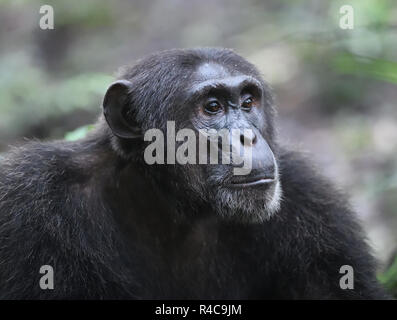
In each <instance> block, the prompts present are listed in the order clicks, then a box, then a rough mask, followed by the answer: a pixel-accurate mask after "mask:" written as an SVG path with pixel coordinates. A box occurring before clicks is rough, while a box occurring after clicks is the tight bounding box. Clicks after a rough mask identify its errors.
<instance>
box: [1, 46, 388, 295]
mask: <svg viewBox="0 0 397 320" xmlns="http://www.w3.org/2000/svg"><path fill="white" fill-rule="evenodd" d="M203 57H205V59H208V60H211V59H212V60H214V61H218V62H220V63H222V64H224V65H233V66H235V68H237V69H238V68H241V69H242V70H243V71H244V72H245V73H249V74H253V75H255V76H257V77H259V75H257V71H256V70H255V69H254V68H253V67H252V66H251V65H249V64H248V63H247V62H245V61H244V60H242V59H241V58H239V57H238V56H237V55H235V54H234V53H232V52H230V51H225V50H213V49H212V50H210V49H208V50H203V49H202V50H191V51H183V50H178V51H170V52H166V53H162V54H157V55H154V56H152V57H149V58H148V59H146V60H144V61H143V62H141V63H140V64H138V65H137V66H136V67H134V68H133V69H131V70H127V71H126V72H124V74H123V77H124V78H127V79H135V81H137V82H139V84H140V85H139V86H138V88H139V89H138V91H139V92H135V93H134V94H135V95H134V96H131V99H132V100H131V101H132V102H131V103H132V104H135V105H139V106H141V108H140V109H139V110H138V111H136V110H135V111H133V112H135V114H133V117H134V119H136V121H137V122H138V123H139V124H140V125H141V126H142V127H143V128H144V129H148V128H150V127H158V128H159V127H160V128H161V127H164V123H165V120H166V119H172V118H175V117H178V115H177V114H176V113H175V114H172V113H171V112H170V113H169V114H168V115H167V117H166V116H165V115H164V110H163V109H164V107H162V106H163V105H166V104H167V103H169V104H171V103H173V102H175V98H173V96H175V94H176V92H177V90H178V88H181V87H182V86H183V83H184V82H185V81H188V77H187V76H186V77H185V78H183V77H181V75H180V73H173V70H174V69H173V68H177V69H178V68H179V69H178V72H179V71H181V69H182V71H183V72H182V73H183V74H185V73H186V74H187V75H188V73H187V70H191V68H192V65H197V64H198V63H199V62H200V61H202V59H204V58H203ZM155 77H157V78H155ZM157 79H161V81H163V82H161V81H160V85H159V84H157V86H156V85H155V84H154V83H153V82H155V81H157ZM162 83H163V84H168V86H165V87H164V85H161V84H162ZM171 83H172V84H171ZM264 85H265V84H264ZM268 98H269V99H271V97H270V96H269V97H268ZM134 99H135V101H134ZM136 99H140V100H139V101H137V100H136ZM167 99H168V100H170V101H169V102H167ZM154 106H156V107H154ZM174 112H175V111H174ZM268 112H272V111H270V110H269V111H268ZM179 117H180V116H179ZM269 117H270V115H269ZM271 125H272V122H271ZM268 130H269V132H268V134H269V137H270V138H269V139H270V140H271V141H270V142H269V143H271V145H272V147H273V148H274V150H276V151H275V153H276V156H277V159H278V164H279V170H280V180H281V186H282V190H283V200H282V201H281V207H280V209H279V211H278V212H277V213H275V214H274V215H273V216H272V217H271V218H270V219H269V220H268V221H264V222H262V223H242V222H241V221H238V220H229V219H225V218H224V217H222V216H220V215H219V214H218V213H217V212H216V209H214V208H213V206H212V205H211V203H210V202H209V201H206V200H205V197H204V196H203V195H201V196H195V192H193V190H194V188H192V187H191V186H190V185H189V184H191V183H192V182H191V181H189V179H187V181H185V180H183V179H182V178H181V177H180V176H178V174H176V173H175V171H174V168H170V167H169V166H147V165H145V164H144V163H142V161H140V157H141V155H142V154H141V152H142V150H141V148H142V145H140V144H139V142H134V141H128V140H123V139H119V138H116V137H115V136H114V135H113V134H112V132H111V131H110V130H109V128H108V126H107V125H106V123H105V121H104V120H103V118H101V119H100V120H99V123H98V125H97V128H96V130H95V131H94V132H92V133H90V134H89V136H88V137H87V138H85V139H83V140H80V141H77V142H64V141H58V142H52V143H30V144H29V145H27V146H25V147H22V148H18V149H14V150H12V151H10V152H9V153H8V155H7V156H6V157H5V159H3V160H2V162H1V169H0V298H1V299H31V298H34V299H75V298H76V299H87V298H88V299H105V298H107V299H118V298H137V299H145V298H171V299H172V298H203V299H212V298H222V299H223V298H231V299H234V298H242V299H250V298H255V299H258V298H259V299H261V298H266V299H305V298H310V299H313V298H314V299H317V298H319V299H328V298H330V299H351V298H353V299H380V298H386V295H385V293H384V292H383V290H382V289H381V288H380V286H379V285H378V283H377V282H376V278H375V261H374V259H373V258H372V256H371V255H370V253H369V248H368V246H367V245H366V243H365V239H364V235H363V232H362V229H361V228H360V227H359V225H358V224H357V222H356V220H355V217H354V214H353V213H352V212H351V210H350V209H349V207H348V205H347V201H346V200H345V199H344V197H343V196H342V195H341V194H340V193H339V192H337V191H336V190H335V189H334V188H333V187H332V186H331V185H330V184H329V182H328V181H326V180H325V179H324V178H322V177H321V176H320V175H318V174H317V173H316V172H315V171H314V170H313V169H312V166H311V165H310V164H309V162H308V161H306V160H304V159H303V158H302V157H301V156H300V155H298V154H297V153H294V152H289V151H285V150H283V149H282V148H277V147H276V145H275V143H274V137H273V135H274V133H273V129H272V127H271V128H270V127H268ZM173 173H174V174H173ZM188 178H189V177H188ZM46 264H48V265H51V266H53V267H54V272H55V288H54V290H41V289H40V287H39V279H40V277H41V276H42V275H41V274H39V269H40V267H41V266H42V265H46ZM342 265H351V266H352V267H353V268H354V271H355V274H354V275H355V288H354V290H349V289H347V290H342V289H341V288H340V287H339V279H340V277H341V276H342V275H341V274H339V269H340V267H341V266H342Z"/></svg>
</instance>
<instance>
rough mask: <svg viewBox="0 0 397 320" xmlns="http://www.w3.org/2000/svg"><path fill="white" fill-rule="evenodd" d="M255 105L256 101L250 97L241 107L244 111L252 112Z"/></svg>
mask: <svg viewBox="0 0 397 320" xmlns="http://www.w3.org/2000/svg"><path fill="white" fill-rule="evenodd" d="M253 104H254V100H253V99H252V98H251V97H249V98H247V99H245V100H244V102H243V103H242V104H241V107H242V108H243V109H244V110H246V111H249V110H251V108H252V105H253Z"/></svg>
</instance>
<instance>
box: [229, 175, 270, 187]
mask: <svg viewBox="0 0 397 320" xmlns="http://www.w3.org/2000/svg"><path fill="white" fill-rule="evenodd" d="M275 181H276V179H274V178H269V177H265V176H257V177H247V178H246V179H239V180H234V181H232V182H231V183H230V184H229V186H230V187H233V188H247V187H253V186H259V185H264V184H270V183H273V182H275Z"/></svg>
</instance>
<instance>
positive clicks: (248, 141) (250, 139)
mask: <svg viewBox="0 0 397 320" xmlns="http://www.w3.org/2000/svg"><path fill="white" fill-rule="evenodd" d="M256 140H257V138H256V134H255V133H254V132H253V131H247V132H244V133H242V134H240V142H241V144H242V145H243V146H252V145H254V144H255V143H256Z"/></svg>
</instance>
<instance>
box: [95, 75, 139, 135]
mask: <svg viewBox="0 0 397 320" xmlns="http://www.w3.org/2000/svg"><path fill="white" fill-rule="evenodd" d="M131 89H132V83H131V82H130V81H127V80H118V81H116V82H114V83H112V84H111V85H110V87H109V88H108V90H107V91H106V94H105V98H104V99H103V113H104V115H105V119H106V122H107V123H108V125H109V127H110V129H112V131H113V133H114V134H115V135H116V136H118V137H120V138H125V139H134V138H138V137H140V136H141V135H142V134H141V130H140V128H139V127H138V125H137V124H136V123H131V122H134V121H131V119H127V117H126V111H127V110H128V107H129V106H128V92H129V91H130V90H131Z"/></svg>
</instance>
